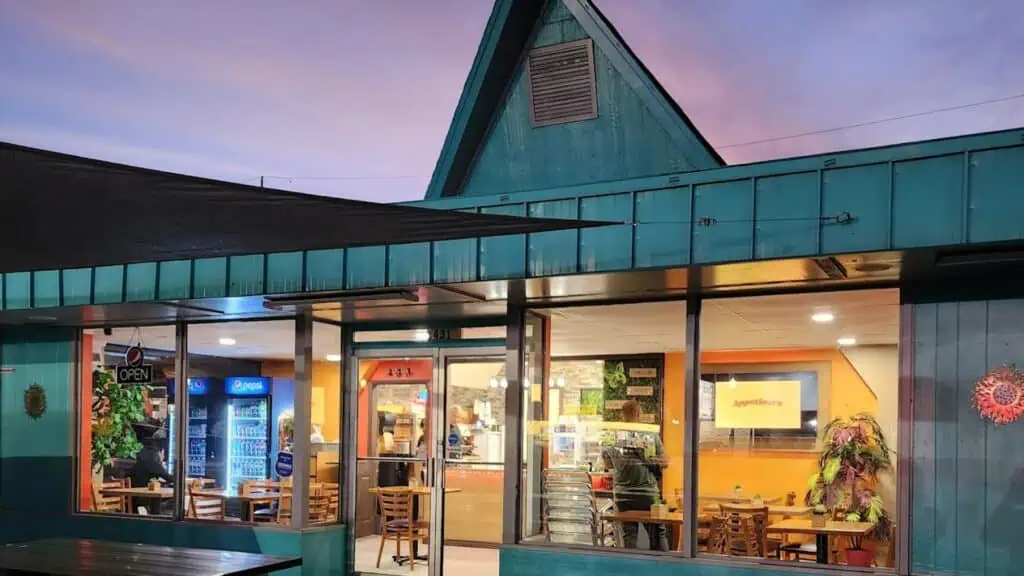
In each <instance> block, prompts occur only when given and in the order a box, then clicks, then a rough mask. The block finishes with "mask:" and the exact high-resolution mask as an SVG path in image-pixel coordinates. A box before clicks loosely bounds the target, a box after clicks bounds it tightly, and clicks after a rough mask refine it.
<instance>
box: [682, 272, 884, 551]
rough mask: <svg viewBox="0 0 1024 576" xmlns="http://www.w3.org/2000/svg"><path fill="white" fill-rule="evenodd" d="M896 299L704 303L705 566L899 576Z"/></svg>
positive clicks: (862, 294) (851, 295)
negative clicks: (879, 571) (782, 566)
mask: <svg viewBox="0 0 1024 576" xmlns="http://www.w3.org/2000/svg"><path fill="white" fill-rule="evenodd" d="M898 341H899V293H898V291H896V290H870V291H849V292H837V293H819V294H798V295H782V296H763V297H751V298H730V299H715V300H705V301H704V303H703V306H702V314H701V350H700V353H701V375H700V383H699V386H700V387H699V391H698V398H699V422H698V426H699V433H700V437H699V439H700V442H699V454H698V463H697V470H698V478H697V502H698V508H699V509H698V511H697V515H698V516H697V518H698V553H700V554H709V555H729V556H730V557H737V556H738V557H750V558H752V559H753V558H756V559H761V558H770V559H777V560H780V561H784V562H793V563H797V562H818V563H820V564H832V565H835V564H841V565H854V566H890V567H891V566H892V565H893V558H894V554H893V551H894V550H895V548H894V539H895V531H894V530H893V529H892V527H893V522H894V521H895V519H896V518H897V517H898V509H897V506H898V502H897V497H896V486H895V479H896V466H897V457H896V454H897V451H898V449H899V447H898V446H897V444H896V435H897V428H898V396H899V395H898V388H899V386H898V358H899V356H898V354H897V344H898Z"/></svg>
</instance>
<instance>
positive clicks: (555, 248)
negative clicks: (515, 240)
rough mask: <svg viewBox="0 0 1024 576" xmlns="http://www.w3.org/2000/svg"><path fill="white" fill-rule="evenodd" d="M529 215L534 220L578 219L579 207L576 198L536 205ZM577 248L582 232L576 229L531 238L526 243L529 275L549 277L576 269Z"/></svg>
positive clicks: (532, 207)
mask: <svg viewBox="0 0 1024 576" xmlns="http://www.w3.org/2000/svg"><path fill="white" fill-rule="evenodd" d="M527 215H528V216H530V217H531V218H560V219H565V220H576V219H577V218H578V217H579V206H578V202H577V201H576V199H571V200H555V201H552V202H537V203H536V204H530V205H529V207H528V208H527ZM578 246H579V231H577V230H559V231H557V232H540V233H538V234H530V235H528V237H527V242H526V251H527V254H528V255H529V260H528V262H527V266H528V270H527V272H528V274H529V275H530V276H550V275H553V274H565V273H567V272H570V271H573V270H577V269H578V268H577V265H578V262H579V260H578V256H579V251H578V249H577V247H578Z"/></svg>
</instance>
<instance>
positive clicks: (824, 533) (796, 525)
mask: <svg viewBox="0 0 1024 576" xmlns="http://www.w3.org/2000/svg"><path fill="white" fill-rule="evenodd" d="M874 529H875V525H874V524H873V523H871V522H845V521H839V520H828V521H826V522H825V525H824V526H822V527H819V528H815V527H814V526H812V525H811V520H810V519H809V518H789V519H787V520H782V521H780V522H776V523H774V524H772V525H770V526H768V528H767V532H768V533H769V534H812V535H814V540H815V543H816V545H817V549H818V557H817V561H818V564H828V558H829V549H828V539H829V537H830V536H849V537H851V538H863V537H864V536H867V535H868V534H869V533H870V532H871V531H872V530H874Z"/></svg>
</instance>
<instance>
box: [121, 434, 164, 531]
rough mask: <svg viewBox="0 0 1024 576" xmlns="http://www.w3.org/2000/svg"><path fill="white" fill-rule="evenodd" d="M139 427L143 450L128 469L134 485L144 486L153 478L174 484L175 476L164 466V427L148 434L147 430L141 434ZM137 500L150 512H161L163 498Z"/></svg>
mask: <svg viewBox="0 0 1024 576" xmlns="http://www.w3.org/2000/svg"><path fill="white" fill-rule="evenodd" d="M139 428H140V427H137V428H136V436H141V438H140V441H141V442H142V450H141V451H140V452H139V453H138V454H137V455H136V456H135V464H134V465H133V466H132V467H131V470H129V471H128V477H129V478H131V481H132V486H133V487H136V488H144V487H146V486H148V485H149V481H150V480H153V479H158V480H163V481H164V483H165V486H173V485H174V476H172V475H171V474H170V472H168V471H167V468H165V467H164V454H163V449H162V448H161V445H162V444H163V439H164V434H162V432H163V429H162V428H160V429H159V430H157V431H156V432H155V433H152V434H150V435H146V434H145V432H143V434H139ZM135 500H136V502H137V503H139V504H141V505H143V506H145V508H146V510H147V511H148V512H149V513H150V514H160V505H161V502H162V500H163V499H162V498H136V499H135ZM132 512H135V511H134V510H133V511H132Z"/></svg>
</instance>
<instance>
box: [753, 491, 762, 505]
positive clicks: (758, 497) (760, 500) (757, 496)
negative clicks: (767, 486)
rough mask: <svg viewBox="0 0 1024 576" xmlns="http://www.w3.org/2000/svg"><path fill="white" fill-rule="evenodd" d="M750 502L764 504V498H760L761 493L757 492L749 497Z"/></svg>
mask: <svg viewBox="0 0 1024 576" xmlns="http://www.w3.org/2000/svg"><path fill="white" fill-rule="evenodd" d="M750 503H751V504H752V505H754V506H764V498H762V497H761V493H760V492H758V493H756V494H754V496H753V497H752V498H751V499H750Z"/></svg>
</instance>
